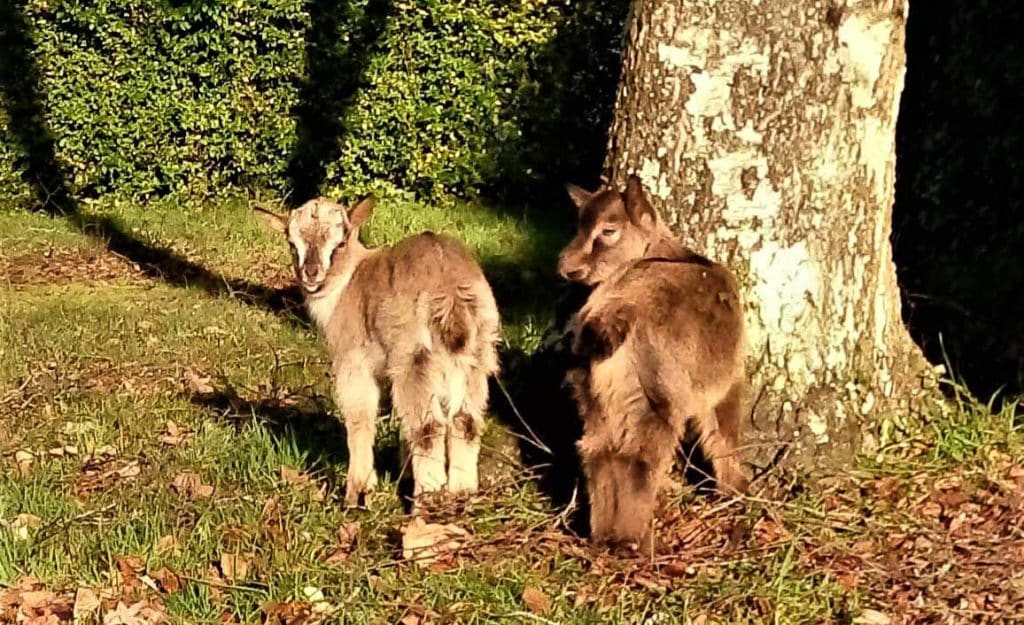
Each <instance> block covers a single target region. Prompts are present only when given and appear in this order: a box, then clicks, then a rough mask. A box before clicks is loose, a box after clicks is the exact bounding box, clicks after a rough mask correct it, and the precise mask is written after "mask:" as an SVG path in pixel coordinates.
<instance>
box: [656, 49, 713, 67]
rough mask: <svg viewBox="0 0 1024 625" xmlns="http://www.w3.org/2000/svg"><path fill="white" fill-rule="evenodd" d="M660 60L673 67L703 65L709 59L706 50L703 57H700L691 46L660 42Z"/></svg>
mask: <svg viewBox="0 0 1024 625" xmlns="http://www.w3.org/2000/svg"><path fill="white" fill-rule="evenodd" d="M658 60H659V61H661V62H662V63H666V64H668V65H671V66H673V67H684V68H688V67H703V66H704V63H705V62H706V61H707V52H706V51H705V54H704V56H703V57H699V56H697V55H695V54H694V51H693V50H691V49H690V48H684V47H681V46H671V45H669V44H667V43H659V44H658Z"/></svg>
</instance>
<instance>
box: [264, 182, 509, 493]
mask: <svg viewBox="0 0 1024 625" xmlns="http://www.w3.org/2000/svg"><path fill="white" fill-rule="evenodd" d="M372 207H373V199H372V198H367V199H364V200H362V201H361V202H359V203H357V204H356V205H355V206H354V207H353V208H352V209H350V210H348V211H346V210H345V209H344V208H343V207H342V206H340V205H338V204H335V203H334V202H331V201H329V200H325V199H316V200H311V201H310V202H307V203H306V204H304V205H302V206H301V207H299V208H298V209H296V210H294V211H292V213H291V214H290V215H289V216H288V217H287V218H284V217H280V216H277V215H274V214H272V213H267V212H266V211H261V214H262V215H263V216H264V218H265V220H266V221H267V222H268V223H270V225H272V226H273V227H275V228H276V229H278V230H280V231H283V232H285V233H286V234H287V236H288V241H289V243H290V244H291V247H292V253H293V257H294V261H295V272H296V275H297V276H298V278H299V281H300V282H301V285H302V289H303V291H304V295H305V298H306V305H307V307H308V309H309V312H310V315H311V317H312V318H313V319H314V320H315V321H316V323H317V324H318V325H319V326H320V327H321V328H322V330H323V332H324V334H325V336H326V338H327V345H328V349H329V352H330V355H331V358H332V361H333V370H334V375H335V389H334V391H335V393H334V394H335V401H336V403H337V405H338V409H339V411H340V412H341V414H342V416H343V418H344V420H345V426H346V430H347V433H348V449H349V472H348V483H347V485H346V492H345V501H346V503H348V504H349V505H353V504H356V503H358V501H359V499H360V497H361V496H362V495H363V494H365V493H366V492H367V491H368V490H370V489H372V488H373V487H374V485H375V484H376V481H377V477H376V472H375V470H374V462H373V441H374V438H375V435H376V420H377V414H378V410H379V407H378V404H379V400H380V395H381V389H382V388H385V387H390V390H391V399H392V405H393V406H394V409H395V411H396V413H397V414H398V418H399V420H400V423H401V435H402V438H403V443H404V444H403V449H405V450H407V452H409V453H411V466H412V476H413V481H414V484H415V486H414V494H415V495H419V494H421V493H429V492H437V491H441V490H447V491H449V492H455V493H462V492H472V491H475V490H476V489H477V485H478V477H477V461H478V457H479V453H480V433H481V431H482V430H483V417H484V412H485V410H486V408H487V393H488V387H487V377H488V376H490V375H493V374H495V373H496V372H497V371H498V356H497V347H496V346H497V342H498V338H499V317H498V309H497V305H496V304H495V301H494V296H493V294H492V293H491V289H490V286H489V285H488V283H487V280H486V279H485V278H484V275H483V272H482V271H481V270H480V267H479V265H478V264H477V263H476V261H475V260H473V258H472V257H471V256H470V254H469V253H468V252H467V251H466V249H465V248H464V247H463V246H462V245H461V244H460V243H458V242H457V241H455V240H453V239H451V238H448V237H444V236H439V235H436V234H433V233H431V232H425V233H423V234H420V235H416V236H413V237H409V238H407V239H404V240H402V241H400V242H399V243H397V244H396V245H394V247H379V248H374V249H368V248H366V247H364V246H363V245H362V244H361V243H360V242H359V237H358V233H359V227H360V226H361V225H362V224H363V223H365V222H366V220H367V219H369V216H370V213H371V211H372Z"/></svg>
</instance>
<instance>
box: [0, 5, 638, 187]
mask: <svg viewBox="0 0 1024 625" xmlns="http://www.w3.org/2000/svg"><path fill="white" fill-rule="evenodd" d="M7 4H8V6H7V8H6V9H5V11H6V12H7V13H8V14H7V15H0V17H2V18H4V20H5V21H6V22H7V25H6V29H5V34H4V35H3V36H4V47H5V53H4V60H3V61H2V63H3V64H4V67H3V68H2V69H3V72H2V74H3V80H4V85H3V89H2V90H0V97H2V99H3V107H2V109H3V112H0V122H2V123H3V127H2V128H0V139H2V140H3V144H2V146H0V170H2V172H0V196H2V197H3V198H4V201H5V203H8V204H10V203H15V204H24V203H26V202H28V201H29V195H28V194H27V191H26V186H25V183H26V181H27V182H32V183H35V182H42V181H41V180H40V179H41V178H48V177H49V178H53V177H55V176H56V177H57V178H62V179H63V181H64V182H65V183H66V186H67V187H68V188H69V190H70V191H71V193H72V194H74V195H75V196H76V197H79V198H89V197H97V196H100V195H104V194H108V193H120V194H130V195H132V196H135V197H140V198H145V197H147V196H148V197H152V196H164V195H171V194H173V195H181V196H187V197H193V198H202V197H207V196H210V195H218V194H220V193H222V192H226V191H235V190H239V189H242V190H252V189H260V190H270V191H273V192H275V193H281V194H290V195H291V196H292V198H293V199H302V197H304V196H307V195H309V194H311V193H314V192H317V191H318V190H322V191H325V192H337V191H338V190H339V189H341V188H346V189H349V190H352V189H358V188H364V187H367V186H376V185H381V184H387V185H390V186H393V187H396V188H399V189H404V190H408V191H412V192H415V193H417V194H419V195H421V196H433V197H437V196H441V195H448V194H455V195H462V196H467V195H474V194H477V193H480V192H495V193H501V194H508V193H514V192H516V191H519V190H524V189H531V188H534V187H535V185H536V183H543V182H545V181H546V180H547V178H548V176H547V175H548V174H551V173H552V172H554V173H556V174H557V175H559V176H563V175H570V176H572V175H577V176H578V175H581V174H582V173H584V172H588V171H592V170H593V169H594V165H595V163H599V162H600V156H601V152H602V151H603V149H602V148H603V132H604V126H605V124H606V123H607V119H608V114H609V109H610V105H611V98H612V95H613V91H614V85H615V81H616V79H617V77H618V47H619V45H620V37H621V24H622V21H623V19H624V13H625V10H626V6H625V5H627V4H628V3H627V2H625V1H621V2H614V1H611V0H599V1H596V2H573V1H572V0H550V1H546V0H522V1H514V0H513V1H505V0H434V1H420V2H409V1H406V2H400V1H393V2H382V1H379V0H355V1H352V2H344V1H336V2H325V1H323V0H307V1H302V0H259V1H253V0H244V1H243V0H209V1H199V0H197V1H193V2H181V1H178V2H174V1H171V0H163V1H161V0H96V1H94V2H89V3H79V2H73V1H70V0H31V1H29V2H25V3H21V4H19V3H17V2H15V3H14V5H13V6H11V4H10V3H7ZM19 29H20V30H21V31H22V32H19ZM46 133H49V134H50V135H51V136H52V142H50V143H48V138H47V136H46ZM47 159H49V160H51V161H55V163H54V165H55V167H47V165H46V163H45V161H47ZM53 184H60V180H56V181H55V180H49V181H46V184H45V185H44V186H46V187H47V188H50V187H51V186H52V185H53Z"/></svg>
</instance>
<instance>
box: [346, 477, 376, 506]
mask: <svg viewBox="0 0 1024 625" xmlns="http://www.w3.org/2000/svg"><path fill="white" fill-rule="evenodd" d="M376 486H377V476H376V475H371V476H370V478H369V479H367V480H366V481H356V480H353V479H349V480H348V483H347V484H345V506H346V507H348V508H355V507H358V506H360V505H361V504H362V503H363V501H364V500H365V498H366V494H367V493H369V492H370V491H372V490H373V489H374V488H375V487H376Z"/></svg>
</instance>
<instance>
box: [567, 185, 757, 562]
mask: <svg viewBox="0 0 1024 625" xmlns="http://www.w3.org/2000/svg"><path fill="white" fill-rule="evenodd" d="M567 189H568V191H569V194H570V196H571V197H572V199H573V201H574V203H575V204H576V206H577V208H578V210H579V225H578V231H577V234H576V237H575V238H574V239H573V241H572V242H571V243H570V244H569V245H568V246H567V247H566V248H565V249H564V250H563V251H562V253H561V255H560V257H559V273H560V274H561V275H562V276H563V277H564V278H566V279H567V280H572V281H578V282H582V283H584V284H587V285H590V286H592V287H594V289H593V291H592V292H591V294H590V296H589V298H588V299H587V302H586V304H585V305H584V306H583V307H582V308H581V309H580V311H579V312H578V313H577V314H576V317H575V319H574V321H573V326H572V327H573V337H572V340H573V345H572V349H573V353H574V355H575V357H576V358H577V363H578V367H577V368H574V369H573V370H571V371H570V372H569V374H568V377H567V379H568V382H569V383H570V385H571V387H572V390H573V393H574V396H575V398H576V402H577V405H578V407H579V412H580V415H581V417H582V419H583V429H584V431H583V437H582V439H581V440H580V441H579V443H578V446H579V451H580V457H581V460H582V464H583V473H584V476H585V478H586V481H587V491H588V495H589V499H590V507H591V509H590V526H591V536H592V538H593V539H594V540H595V541H598V542H607V543H612V544H614V545H618V546H632V547H634V548H640V549H643V550H648V549H651V548H653V533H652V531H651V526H652V524H653V518H654V512H655V509H656V507H657V498H658V492H659V488H660V487H661V485H662V483H663V482H664V481H665V480H666V478H667V476H668V473H669V471H670V469H671V465H672V461H673V459H674V457H675V451H676V449H677V447H678V445H679V443H680V441H681V440H682V439H683V438H684V436H686V435H687V434H688V431H689V432H690V433H692V432H693V431H694V430H695V431H696V433H699V436H700V438H699V439H698V443H699V445H700V447H701V450H702V451H703V452H704V455H705V456H706V457H707V458H708V459H709V460H710V461H711V465H712V467H713V470H714V477H715V482H716V484H717V486H718V488H719V490H721V491H723V492H726V493H738V492H742V491H744V490H745V489H746V486H747V479H746V477H745V476H744V474H743V471H742V469H741V467H740V463H739V457H738V455H737V446H738V439H739V428H740V419H741V411H742V406H743V400H744V392H745V389H746V384H745V372H744V363H743V361H744V349H745V338H744V326H743V309H742V306H741V303H740V297H739V293H738V289H737V285H736V281H735V279H734V278H733V276H732V274H731V273H730V272H729V271H728V270H727V269H726V268H725V267H723V266H722V265H719V264H717V263H715V262H712V261H710V260H708V259H706V258H704V257H702V256H699V255H698V254H695V253H694V252H691V251H690V250H688V249H686V248H685V247H684V246H683V245H682V244H681V243H679V242H678V241H677V239H676V238H675V237H674V236H673V235H672V233H671V231H670V230H669V229H668V227H667V226H666V225H665V224H664V222H663V221H662V220H661V218H660V216H659V215H658V213H657V212H656V211H655V210H654V208H653V207H652V206H651V205H650V203H649V202H648V201H647V198H646V197H645V195H644V191H643V187H642V185H641V183H640V180H639V179H638V178H637V177H636V176H630V178H629V179H628V182H627V185H626V191H625V193H620V192H619V191H618V190H616V189H605V190H601V191H599V192H595V193H590V192H587V191H585V190H583V189H581V188H579V187H576V186H573V185H568V186H567Z"/></svg>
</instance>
